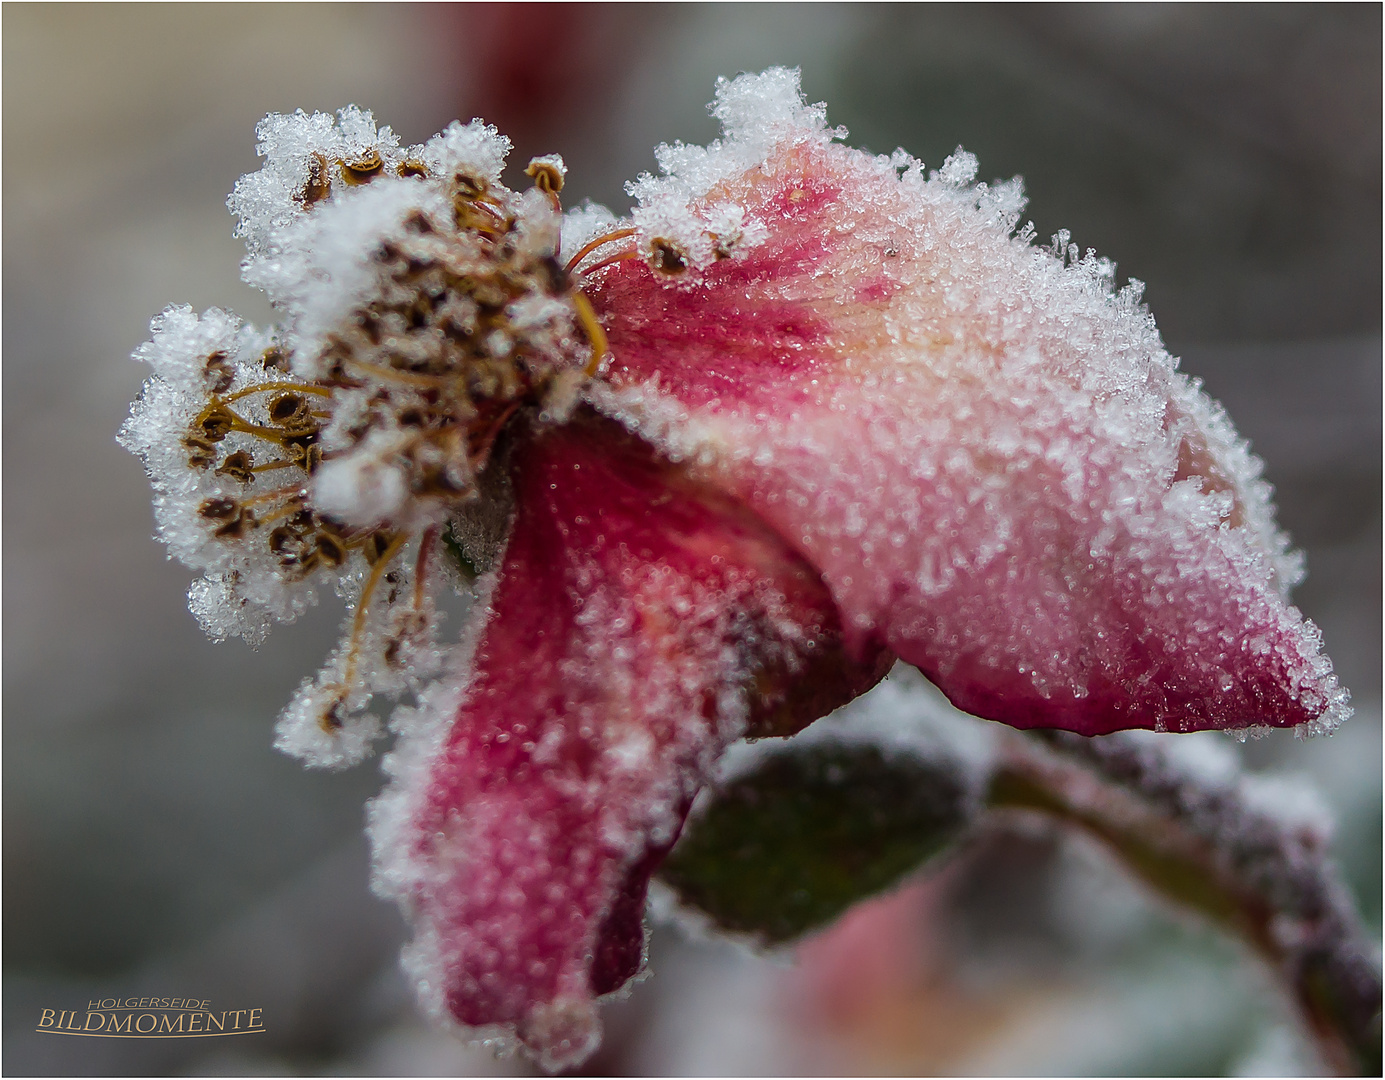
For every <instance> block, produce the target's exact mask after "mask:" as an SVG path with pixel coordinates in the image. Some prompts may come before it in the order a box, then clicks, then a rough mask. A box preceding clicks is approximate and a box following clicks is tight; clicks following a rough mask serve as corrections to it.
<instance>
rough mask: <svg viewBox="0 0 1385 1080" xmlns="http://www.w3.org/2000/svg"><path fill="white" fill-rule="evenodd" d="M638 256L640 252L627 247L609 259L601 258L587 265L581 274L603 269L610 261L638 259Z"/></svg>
mask: <svg viewBox="0 0 1385 1080" xmlns="http://www.w3.org/2000/svg"><path fill="white" fill-rule="evenodd" d="M639 257H640V253H639V252H638V251H636V250H635V249H634V248H629V249H627V250H625V251H622V252H621V253H620V254H619V255H612V256H611V257H610V258H609V259H602V260H601V261H600V262H599V263H596V264H595V265H593V266H589V267H587V268H586V269H585V270H583V271H582V274H583V275H584V276H589V275H591V274H594V273H596V272H597V271H598V270H602V269H605V268H606V267H608V266H610V265H611V264H612V263H618V262H625V261H626V260H627V259H638V258H639Z"/></svg>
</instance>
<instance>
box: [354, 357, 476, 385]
mask: <svg viewBox="0 0 1385 1080" xmlns="http://www.w3.org/2000/svg"><path fill="white" fill-rule="evenodd" d="M346 362H347V363H348V364H350V365H351V366H352V367H355V368H360V369H361V370H362V371H364V372H365V373H366V374H368V375H373V376H375V378H377V379H384V380H386V381H390V382H399V383H404V384H405V385H406V386H430V387H431V386H447V385H448V384H449V383H455V382H457V381H458V380H459V379H460V378H461V376H460V375H420V374H418V373H417V372H413V371H396V370H395V369H394V368H392V367H382V366H381V365H379V364H370V363H367V362H366V361H364V360H355V359H351V360H347V361H346Z"/></svg>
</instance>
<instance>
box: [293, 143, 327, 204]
mask: <svg viewBox="0 0 1385 1080" xmlns="http://www.w3.org/2000/svg"><path fill="white" fill-rule="evenodd" d="M330 194H332V178H331V174H330V173H329V172H328V169H327V159H326V158H325V157H323V156H322V155H321V154H314V155H313V156H312V157H311V158H309V159H308V182H307V183H306V184H304V185H303V190H302V191H300V192H299V193H298V201H299V202H301V203H302V204H303V205H304V206H312V205H313V204H314V203H320V202H321V201H322V200H323V199H325V198H327V196H328V195H330Z"/></svg>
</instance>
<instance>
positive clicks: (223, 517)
mask: <svg viewBox="0 0 1385 1080" xmlns="http://www.w3.org/2000/svg"><path fill="white" fill-rule="evenodd" d="M197 513H198V514H199V515H200V516H202V517H204V518H206V519H207V520H208V521H220V522H221V523H222V524H221V525H219V526H218V527H217V528H216V529H215V530H214V531H213V533H212V535H213V536H216V537H218V538H219V539H222V540H236V539H239V538H240V537H242V536H244V535H245V532H246V530H247V529H253V528H254V527H255V514H254V512H253V511H251V510H248V509H247V508H246V507H244V506H242V505H241V504H240V503H238V502H237V501H236V500H235V499H208V500H207V501H206V502H204V503H203V504H202V505H201V506H200V507H198V509H197Z"/></svg>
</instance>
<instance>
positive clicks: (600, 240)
mask: <svg viewBox="0 0 1385 1080" xmlns="http://www.w3.org/2000/svg"><path fill="white" fill-rule="evenodd" d="M634 235H635V230H634V229H616V230H615V231H614V232H608V233H606V234H605V235H604V236H598V237H597V238H596V239H595V240H589V241H588V242H587V243H586V244H584V245H582V249H581V250H580V251H579V252H577V254H576V255H574V256H573V257H572V258H570V259H569V260H568V261H567V265H566V266H565V267H563V272H564V273H566V274H570V273H572V268H573V267H574V266H576V265H577V264H578V263H579V262H581V261H582V260H583V259H585V258H586V257H587V256H588V255H590V254H591V253H592V252H593V251H595V250H596V249H597V248H599V247H602V246H604V245H606V244H612V243H614V242H615V241H617V240H624V239H625V238H626V237H627V236H634Z"/></svg>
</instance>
